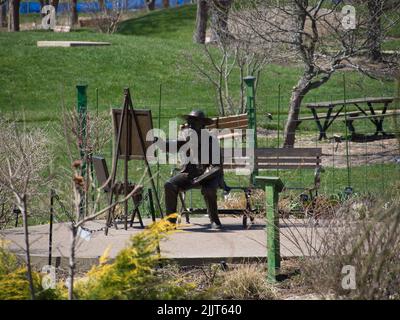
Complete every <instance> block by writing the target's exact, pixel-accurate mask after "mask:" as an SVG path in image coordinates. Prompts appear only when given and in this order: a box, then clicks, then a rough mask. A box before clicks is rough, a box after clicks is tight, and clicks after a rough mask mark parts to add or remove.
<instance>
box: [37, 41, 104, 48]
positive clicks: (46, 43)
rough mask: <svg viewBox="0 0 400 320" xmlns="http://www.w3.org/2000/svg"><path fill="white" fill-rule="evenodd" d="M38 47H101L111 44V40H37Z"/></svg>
mask: <svg viewBox="0 0 400 320" xmlns="http://www.w3.org/2000/svg"><path fill="white" fill-rule="evenodd" d="M36 44H37V46H38V47H64V48H68V47H99V46H109V45H111V43H110V42H94V41H37V43H36Z"/></svg>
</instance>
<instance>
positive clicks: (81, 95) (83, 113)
mask: <svg viewBox="0 0 400 320" xmlns="http://www.w3.org/2000/svg"><path fill="white" fill-rule="evenodd" d="M76 89H77V91H78V105H77V111H78V121H79V123H78V130H79V131H78V132H79V136H80V137H79V138H80V141H79V154H80V157H81V160H82V166H81V174H82V176H83V177H85V175H86V168H87V164H86V161H87V159H86V156H87V155H86V119H87V93H86V89H87V85H77V86H76ZM86 200H87V199H86V195H84V194H82V196H81V203H80V205H79V215H80V218H82V217H83V216H84V211H85V204H86Z"/></svg>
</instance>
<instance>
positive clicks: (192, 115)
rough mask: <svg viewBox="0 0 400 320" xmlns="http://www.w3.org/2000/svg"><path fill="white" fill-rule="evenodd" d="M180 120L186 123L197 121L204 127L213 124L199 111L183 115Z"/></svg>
mask: <svg viewBox="0 0 400 320" xmlns="http://www.w3.org/2000/svg"><path fill="white" fill-rule="evenodd" d="M182 118H184V119H185V120H187V121H193V120H194V121H199V122H201V123H203V124H204V125H210V124H212V123H213V122H214V121H213V120H212V119H211V118H207V117H206V115H205V113H204V112H203V111H201V110H193V111H192V112H190V113H189V114H185V115H183V116H182Z"/></svg>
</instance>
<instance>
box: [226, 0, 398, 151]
mask: <svg viewBox="0 0 400 320" xmlns="http://www.w3.org/2000/svg"><path fill="white" fill-rule="evenodd" d="M343 5H344V2H343V1H341V2H336V4H335V3H333V2H332V1H327V0H318V1H309V0H286V1H273V0H251V1H248V2H245V4H243V2H240V1H239V2H238V4H237V6H236V8H235V12H234V13H233V14H231V16H230V19H231V20H233V21H234V22H235V23H236V24H239V25H241V26H242V27H245V28H248V29H250V30H252V32H253V33H254V34H256V35H257V36H258V37H259V38H260V39H261V40H262V41H265V42H267V43H271V44H275V45H277V46H280V47H281V48H282V50H285V51H286V52H293V53H295V54H296V59H297V60H300V61H301V62H302V64H303V72H302V74H301V76H300V78H299V79H298V81H297V84H296V85H295V86H294V87H293V90H292V94H291V98H290V103H289V113H288V120H287V122H286V126H285V139H284V146H285V147H292V146H293V145H294V143H295V131H296V127H297V123H298V117H299V114H300V107H301V103H302V101H303V99H304V97H305V95H306V94H307V93H309V92H310V91H311V90H314V89H317V88H319V87H321V86H322V85H324V84H325V83H326V82H327V81H328V80H329V79H330V78H331V77H332V75H333V74H334V73H335V72H336V71H338V70H345V69H353V70H357V71H359V72H362V73H364V74H366V75H370V76H371V75H372V72H370V70H368V67H367V65H366V64H365V63H363V60H362V59H356V58H360V57H362V56H363V55H365V52H366V51H367V50H368V49H369V48H370V47H369V44H370V41H369V38H368V26H369V24H370V23H371V21H372V20H373V17H371V16H370V14H368V13H364V11H363V10H359V11H360V12H357V18H356V19H352V17H351V16H344V15H343V14H342V12H341V10H342V8H343ZM399 7H400V4H397V8H399ZM374 18H375V16H374ZM348 19H350V24H347V21H348ZM353 24H354V25H353ZM393 25H394V23H393V22H392V23H390V24H387V25H385V26H384V27H383V26H382V32H380V34H381V36H380V39H384V38H385V35H386V34H387V32H388V30H389V29H390V28H392V27H393ZM285 51H282V52H283V53H284V52H285Z"/></svg>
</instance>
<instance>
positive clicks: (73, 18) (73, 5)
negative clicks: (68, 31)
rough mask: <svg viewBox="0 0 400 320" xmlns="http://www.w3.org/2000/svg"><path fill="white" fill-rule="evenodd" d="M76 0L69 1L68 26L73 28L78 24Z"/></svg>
mask: <svg viewBox="0 0 400 320" xmlns="http://www.w3.org/2000/svg"><path fill="white" fill-rule="evenodd" d="M77 4H78V0H71V13H70V14H71V17H70V22H69V24H70V26H71V27H72V26H74V25H76V24H78V8H77Z"/></svg>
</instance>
